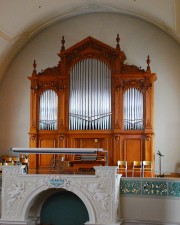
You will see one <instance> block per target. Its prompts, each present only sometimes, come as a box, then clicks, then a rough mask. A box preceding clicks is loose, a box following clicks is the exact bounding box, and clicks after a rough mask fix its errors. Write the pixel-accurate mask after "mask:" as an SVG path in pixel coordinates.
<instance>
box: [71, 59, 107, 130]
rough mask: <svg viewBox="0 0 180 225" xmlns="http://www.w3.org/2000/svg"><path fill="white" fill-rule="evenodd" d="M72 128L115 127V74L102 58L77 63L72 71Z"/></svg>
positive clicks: (100, 128) (101, 128)
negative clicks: (112, 101) (113, 103)
mask: <svg viewBox="0 0 180 225" xmlns="http://www.w3.org/2000/svg"><path fill="white" fill-rule="evenodd" d="M69 129H70V130H110V129H111V73H110V69H109V67H108V65H107V64H106V63H104V62H103V61H100V60H98V59H86V60H82V61H80V62H78V63H76V64H75V65H74V66H73V68H72V70H71V72H70V97H69Z"/></svg>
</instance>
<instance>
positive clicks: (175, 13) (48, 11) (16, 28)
mask: <svg viewBox="0 0 180 225" xmlns="http://www.w3.org/2000/svg"><path fill="white" fill-rule="evenodd" d="M92 12H97V13H98V12H111V13H113V12H114V13H121V14H126V15H131V16H135V17H138V18H140V19H142V20H145V21H148V22H150V23H153V24H154V25H156V26H158V27H159V28H161V29H162V30H164V31H165V32H167V33H168V34H169V35H171V36H172V37H173V38H174V39H175V40H176V41H177V42H178V43H180V0H0V81H1V80H2V78H3V76H4V74H5V72H6V70H7V68H8V65H9V64H10V62H11V61H12V60H13V58H14V57H15V56H16V54H17V53H18V52H19V51H20V50H21V48H22V47H23V46H24V45H26V43H27V42H28V41H29V40H31V39H32V38H33V37H34V36H35V35H37V34H38V33H39V32H40V31H42V30H43V29H45V28H47V27H48V26H50V25H52V24H54V23H56V22H58V21H62V20H64V19H66V18H70V17H73V16H77V15H82V14H86V13H92Z"/></svg>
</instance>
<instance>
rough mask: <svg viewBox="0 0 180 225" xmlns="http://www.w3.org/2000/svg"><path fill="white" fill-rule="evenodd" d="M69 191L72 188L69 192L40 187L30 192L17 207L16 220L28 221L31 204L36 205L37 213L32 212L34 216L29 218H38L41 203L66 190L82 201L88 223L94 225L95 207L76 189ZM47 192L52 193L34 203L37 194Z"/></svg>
mask: <svg viewBox="0 0 180 225" xmlns="http://www.w3.org/2000/svg"><path fill="white" fill-rule="evenodd" d="M71 189H72V188H70V190H69V189H68V188H52V187H49V188H47V189H46V190H45V187H44V186H41V187H39V188H38V189H36V191H32V192H31V193H30V194H29V195H28V196H27V198H26V199H24V201H23V202H22V204H21V205H20V207H19V210H18V218H19V220H22V221H23V220H28V219H29V212H30V210H31V206H32V205H33V204H34V205H36V208H37V211H36V212H34V213H35V215H31V216H34V217H39V216H40V211H41V208H42V206H43V203H44V202H45V200H46V199H48V198H49V197H50V196H51V195H53V194H54V193H57V192H59V191H61V190H66V191H70V192H72V193H74V194H75V195H77V196H78V197H79V198H80V199H81V200H82V202H83V203H84V205H85V207H86V209H87V211H88V214H89V222H90V223H95V221H96V213H95V210H94V207H95V206H94V204H93V202H91V201H90V200H89V199H88V198H87V196H86V195H85V194H84V193H83V192H82V191H79V190H78V189H77V188H73V189H72V190H71ZM47 190H50V191H52V192H51V193H50V192H49V193H48V195H46V196H45V198H44V199H43V200H41V201H40V202H36V200H35V201H34V199H36V198H37V197H38V195H39V194H41V193H44V194H46V193H47ZM43 196H44V195H43ZM37 201H38V198H37ZM37 205H38V207H37Z"/></svg>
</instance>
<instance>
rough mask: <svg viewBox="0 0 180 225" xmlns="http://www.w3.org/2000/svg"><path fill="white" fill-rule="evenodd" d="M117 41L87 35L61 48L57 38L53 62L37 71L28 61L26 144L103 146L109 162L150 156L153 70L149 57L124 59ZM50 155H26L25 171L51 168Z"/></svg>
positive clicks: (152, 150)
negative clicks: (137, 61) (140, 63)
mask: <svg viewBox="0 0 180 225" xmlns="http://www.w3.org/2000/svg"><path fill="white" fill-rule="evenodd" d="M119 42H120V38H119V35H117V38H116V47H115V48H113V47H111V46H108V45H106V44H105V43H103V42H101V41H99V40H96V39H94V38H92V37H87V38H85V39H84V40H82V41H80V42H79V43H77V44H75V45H74V46H72V47H70V48H68V49H65V40H64V37H63V38H62V41H61V43H62V46H61V49H60V52H59V53H58V55H59V57H60V61H59V63H58V65H57V66H55V67H53V68H47V69H45V70H44V71H41V72H39V73H37V71H36V62H35V61H34V64H33V67H34V70H33V73H32V75H31V76H30V77H29V79H30V82H31V103H30V108H31V113H30V131H29V141H30V147H41V148H42V147H46V148H47V147H50V148H52V147H54V148H56V147H57V148H103V149H105V150H108V155H109V156H108V158H109V162H108V164H109V165H117V161H118V160H127V161H129V162H131V161H134V160H151V161H154V124H153V123H154V121H153V120H154V118H153V115H154V81H155V80H156V74H154V73H151V69H150V59H149V56H148V58H147V68H146V70H144V69H141V68H138V67H137V66H134V65H128V64H126V63H125V60H126V56H125V53H124V52H123V51H122V50H121V48H120V44H119ZM56 157H57V156H56V155H52V154H49V155H48V154H47V155H30V157H29V158H30V159H29V172H30V173H35V172H42V170H46V171H49V170H50V169H51V170H52V168H50V167H51V165H50V161H51V162H52V160H54V164H53V165H54V166H55V161H56ZM63 157H65V159H66V160H67V161H68V162H73V163H74V161H75V159H74V157H73V156H63ZM95 165H97V164H95ZM91 166H92V165H91Z"/></svg>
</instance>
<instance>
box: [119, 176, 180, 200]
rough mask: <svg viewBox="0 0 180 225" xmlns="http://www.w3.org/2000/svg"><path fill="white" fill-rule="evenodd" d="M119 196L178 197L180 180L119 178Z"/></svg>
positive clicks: (179, 194)
mask: <svg viewBox="0 0 180 225" xmlns="http://www.w3.org/2000/svg"><path fill="white" fill-rule="evenodd" d="M120 194H121V196H126V195H130V196H132V195H134V196H152V197H155V196H158V197H165V198H167V197H177V198H178V197H180V180H177V181H172V180H167V179H152V178H150V179H148V178H137V179H134V178H132V179H131V178H121V183H120Z"/></svg>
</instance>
